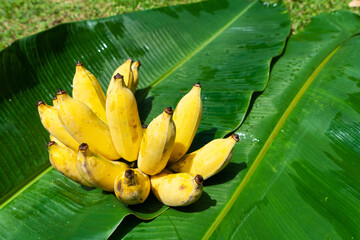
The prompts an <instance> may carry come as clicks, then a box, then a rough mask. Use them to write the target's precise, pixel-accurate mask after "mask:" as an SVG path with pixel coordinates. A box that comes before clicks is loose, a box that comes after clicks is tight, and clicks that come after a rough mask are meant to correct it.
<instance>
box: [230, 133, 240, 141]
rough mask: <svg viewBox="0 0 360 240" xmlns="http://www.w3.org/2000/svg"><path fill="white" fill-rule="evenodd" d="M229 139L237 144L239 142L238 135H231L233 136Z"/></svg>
mask: <svg viewBox="0 0 360 240" xmlns="http://www.w3.org/2000/svg"><path fill="white" fill-rule="evenodd" d="M231 137H232V138H233V139H234V140H235V141H236V142H238V141H239V140H240V138H239V135H237V134H235V133H234V134H233V135H231Z"/></svg>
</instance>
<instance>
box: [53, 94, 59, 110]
mask: <svg viewBox="0 0 360 240" xmlns="http://www.w3.org/2000/svg"><path fill="white" fill-rule="evenodd" d="M52 102H53V106H54V107H55V108H57V103H58V101H57V96H56V95H55V96H54V97H53V101H52Z"/></svg>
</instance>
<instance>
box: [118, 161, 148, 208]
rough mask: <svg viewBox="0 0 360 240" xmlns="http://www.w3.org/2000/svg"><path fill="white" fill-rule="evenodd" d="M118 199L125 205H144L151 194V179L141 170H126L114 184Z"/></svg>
mask: <svg viewBox="0 0 360 240" xmlns="http://www.w3.org/2000/svg"><path fill="white" fill-rule="evenodd" d="M114 190H115V195H116V197H117V198H118V199H119V200H120V201H121V202H123V203H125V204H128V205H135V204H140V203H143V202H144V201H145V200H146V198H147V197H148V196H149V193H150V179H149V177H148V176H147V175H146V174H144V173H143V172H141V171H140V169H130V168H129V169H126V170H125V171H124V172H123V173H122V174H121V175H119V176H118V177H117V178H116V180H115V184H114Z"/></svg>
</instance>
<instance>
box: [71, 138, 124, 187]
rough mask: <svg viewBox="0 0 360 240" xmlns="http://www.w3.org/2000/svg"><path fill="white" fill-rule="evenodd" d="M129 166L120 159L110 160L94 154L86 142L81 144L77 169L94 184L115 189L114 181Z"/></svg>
mask: <svg viewBox="0 0 360 240" xmlns="http://www.w3.org/2000/svg"><path fill="white" fill-rule="evenodd" d="M127 168H129V166H128V165H127V164H126V163H124V162H120V161H110V160H108V159H105V158H103V157H101V156H100V155H97V154H94V153H92V152H91V151H90V150H89V146H88V145H87V144H86V143H82V144H81V145H80V146H79V151H78V157H77V169H78V170H79V172H80V175H81V176H82V177H83V178H84V179H85V180H87V181H88V182H91V183H92V184H93V185H94V186H96V187H98V188H101V189H103V190H105V191H109V192H113V191H114V182H115V179H116V177H117V176H119V175H120V174H121V173H122V172H124V171H125V169H127Z"/></svg>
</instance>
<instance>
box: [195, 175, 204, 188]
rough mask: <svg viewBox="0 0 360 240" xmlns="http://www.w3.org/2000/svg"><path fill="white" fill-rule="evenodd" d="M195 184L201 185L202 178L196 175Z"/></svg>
mask: <svg viewBox="0 0 360 240" xmlns="http://www.w3.org/2000/svg"><path fill="white" fill-rule="evenodd" d="M195 182H196V183H197V184H199V185H201V184H202V183H203V182H204V178H203V177H202V176H201V175H199V174H197V175H196V176H195Z"/></svg>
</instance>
